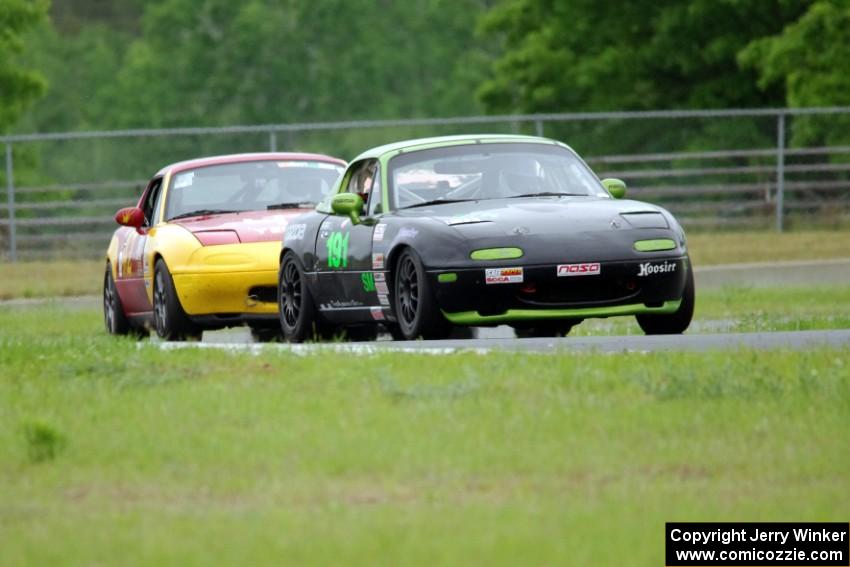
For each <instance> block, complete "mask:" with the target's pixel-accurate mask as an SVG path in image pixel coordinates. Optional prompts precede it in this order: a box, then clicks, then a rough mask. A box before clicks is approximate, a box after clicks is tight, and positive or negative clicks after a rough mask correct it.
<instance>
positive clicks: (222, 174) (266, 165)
mask: <svg viewBox="0 0 850 567" xmlns="http://www.w3.org/2000/svg"><path fill="white" fill-rule="evenodd" d="M343 169H344V168H343V167H342V166H341V165H338V164H335V163H329V162H324V161H318V160H292V161H269V160H266V161H252V162H240V163H229V164H221V165H210V166H206V167H199V168H195V169H190V170H185V171H181V172H179V173H177V174H175V175H174V177H173V178H172V180H171V185H170V187H169V190H168V195H167V202H166V204H165V218H166V219H168V220H171V219H174V218H177V217H184V216H190V215H191V214H193V213H196V212H197V213H198V214H202V213H203V212H234V211H257V210H266V209H269V208H276V207H281V208H288V207H290V206H291V207H298V206H299V205H310V204H314V203H317V202H319V201H321V200H322V199H323V198H324V196H325V195H326V194H327V193H328V192H329V191H330V189H331V188H332V187H333V185H334V183H335V182H336V180H337V179H338V178H339V176H340V175H341V174H342V172H343Z"/></svg>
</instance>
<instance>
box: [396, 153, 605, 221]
mask: <svg viewBox="0 0 850 567" xmlns="http://www.w3.org/2000/svg"><path fill="white" fill-rule="evenodd" d="M389 189H390V193H391V197H390V198H391V199H392V201H393V204H394V205H395V208H407V207H413V206H417V205H420V206H421V205H422V204H425V203H432V202H435V201H458V200H486V199H506V198H517V197H549V196H588V197H590V196H592V197H608V196H609V195H608V193H607V192H606V191H605V189H604V188H603V187H602V184H601V183H600V182H599V180H598V179H597V178H596V176H595V175H594V174H593V172H591V171H590V169H589V168H588V167H587V166H586V165H585V164H584V163H583V162H582V161H581V160H580V159H579V158H577V157H576V156H575V155H574V154H573V153H572V152H570V151H569V150H567V149H565V148H563V147H561V146H556V145H554V144H551V145H550V144H535V143H486V144H468V145H466V144H465V145H460V146H449V147H443V148H434V149H428V150H420V151H415V152H409V153H403V154H400V155H398V156H396V157H394V158H393V159H392V160H390V163H389Z"/></svg>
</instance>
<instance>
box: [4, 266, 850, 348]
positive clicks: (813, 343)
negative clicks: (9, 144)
mask: <svg viewBox="0 0 850 567" xmlns="http://www.w3.org/2000/svg"><path fill="white" fill-rule="evenodd" d="M695 272H696V274H695V275H696V280H697V289H700V288H702V289H706V288H719V287H723V286H729V285H731V286H741V285H743V286H753V287H762V286H769V287H775V286H776V287H781V286H794V285H796V286H802V285H812V284H818V283H820V284H825V283H844V282H847V281H850V259H847V258H842V259H836V260H815V261H793V262H777V263H763V264H762V263H760V264H737V265H726V266H707V267H704V268H699V267H698V268H697V269H696V270H695ZM51 302H56V303H61V304H63V305H64V306H66V307H76V308H80V309H91V308H99V307H100V297H97V296H88V297H78V298H50V299H18V300H10V301H0V307H10V308H27V307H35V306H38V305H44V304H45V303H51ZM709 323H711V324H709ZM726 326H727V325H726V322H722V321H713V322H710V321H705V322H701V321H695V322H694V325H692V326H691V329H690V331H689V332H687V333H685V334H684V335H669V336H654V337H648V336H643V335H626V336H597V337H565V338H557V339H516V338H514V337H513V333H512V331H511V330H510V329H509V328H508V327H496V328H493V329H480V330H479V338H477V339H466V340H444V341H395V342H394V341H387V340H381V341H376V342H366V343H324V344H303V345H288V344H269V345H260V344H255V343H252V342H251V336H250V333H248V331H247V330H246V329H244V328H239V329H229V330H225V331H216V332H211V333H204V339H203V342H202V343H165V342H159V341H157V340H156V339H153V342H154V343H156V344H159V345H161V347H162V348H165V349H171V348H186V347H188V348H219V349H232V350H247V351H255V352H258V353H259V352H263V351H264V349H280V350H289V351H292V352H293V353H296V354H309V353H312V352H322V351H339V352H351V353H360V354H370V353H378V352H416V353H429V354H445V353H452V352H459V351H472V352H480V353H487V352H492V351H514V352H537V353H570V352H593V351H595V352H607V353H616V352H664V351H694V352H700V351H717V350H726V351H729V350H737V349H742V348H753V349H792V350H803V349H811V348H820V347H826V348H850V329H841V330H827V331H788V332H767V333H729V332H722V329H723V327H726ZM713 327H717V328H716V329H715V330H717V331H721V332H714V333H706V332H705V331H706V330H711V329H712V328H713Z"/></svg>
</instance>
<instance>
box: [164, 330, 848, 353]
mask: <svg viewBox="0 0 850 567" xmlns="http://www.w3.org/2000/svg"><path fill="white" fill-rule="evenodd" d="M158 344H160V345H161V348H164V349H177V348H216V349H223V350H234V351H250V352H255V353H257V354H259V353H261V352H264V351H265V350H266V349H270V350H274V349H277V350H283V351H289V352H292V353H294V354H311V353H317V352H329V351H330V352H348V353H352V354H379V353H382V352H398V353H405V352H408V353H420V354H450V353H455V352H477V353H481V354H484V353H488V352H494V351H502V352H506V351H512V352H534V353H558V354H567V353H571V352H603V353H622V352H671V351H689V352H705V351H734V350H739V349H761V350H806V349H812V348H850V329H842V330H829V331H782V332H769V333H696V334H689V333H686V334H684V335H660V336H645V335H624V336H600V337H563V338H546V339H517V338H513V337H507V336H506V337H498V336H495V337H491V338H477V339H456V340H442V341H389V340H379V341H375V342H363V343H308V344H296V345H291V344H277V343H272V344H256V343H252V342H251V338H250V335H249V334H248V333H247V332H239V331H230V332H217V333H205V335H204V341H203V342H202V343H167V342H161V343H158Z"/></svg>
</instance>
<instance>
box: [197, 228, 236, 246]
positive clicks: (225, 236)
mask: <svg viewBox="0 0 850 567" xmlns="http://www.w3.org/2000/svg"><path fill="white" fill-rule="evenodd" d="M192 234H194V235H195V238H197V239H198V241H200V243H201V244H202V245H204V246H219V245H221V244H239V242H241V241H240V240H239V235H238V234H236V232H235V231H233V230H201V231H198V232H193V233H192Z"/></svg>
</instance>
